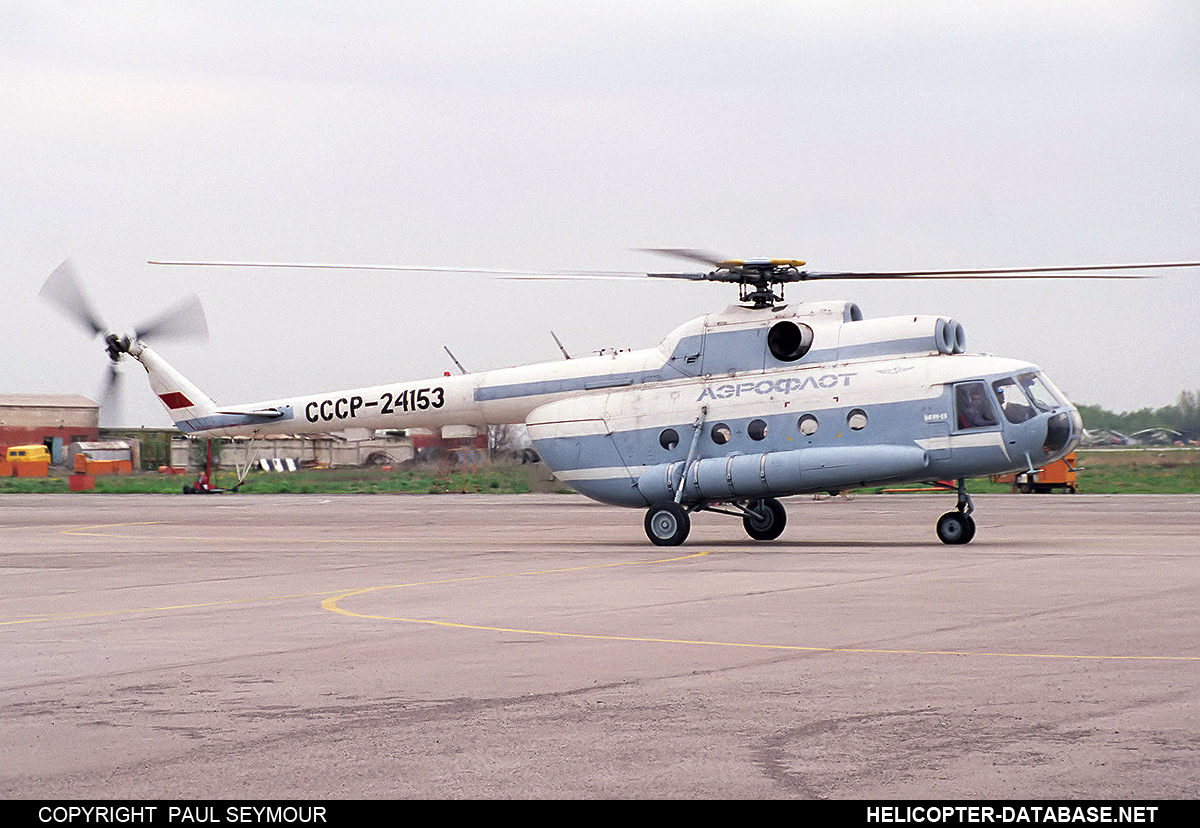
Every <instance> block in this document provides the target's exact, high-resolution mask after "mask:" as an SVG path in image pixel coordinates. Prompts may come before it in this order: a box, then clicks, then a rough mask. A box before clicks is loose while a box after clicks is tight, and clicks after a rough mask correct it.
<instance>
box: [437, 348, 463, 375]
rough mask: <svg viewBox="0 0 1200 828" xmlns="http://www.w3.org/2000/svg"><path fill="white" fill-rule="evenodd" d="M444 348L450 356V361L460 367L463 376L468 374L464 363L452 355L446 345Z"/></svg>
mask: <svg viewBox="0 0 1200 828" xmlns="http://www.w3.org/2000/svg"><path fill="white" fill-rule="evenodd" d="M442 347H443V348H445V349H446V353H447V354H450V359H451V360H452V361H453V362H454V364H455V365H457V366H458V370H459V372H460V373H463V374H465V373H467V369H466V368H464V367H463V366H462V363H461V362H459V361H458V357H456V356H454V354H452V353H450V348H449V347H447V346H445V345H443V346H442Z"/></svg>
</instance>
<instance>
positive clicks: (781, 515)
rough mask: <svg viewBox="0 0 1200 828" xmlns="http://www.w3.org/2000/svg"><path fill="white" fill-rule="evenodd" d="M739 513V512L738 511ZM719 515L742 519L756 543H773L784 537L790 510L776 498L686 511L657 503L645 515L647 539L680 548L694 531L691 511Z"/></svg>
mask: <svg viewBox="0 0 1200 828" xmlns="http://www.w3.org/2000/svg"><path fill="white" fill-rule="evenodd" d="M735 510H736V511H735ZM697 511H706V512H717V513H719V514H722V515H730V516H731V517H740V518H741V519H742V526H743V527H744V528H745V529H746V534H747V535H749V536H750V537H751V538H753V539H754V540H757V541H771V540H775V539H776V538H777V537H779V536H780V535H782V534H783V529H784V527H785V526H787V511H786V510H785V509H784V508H783V504H782V503H780V502H779V501H778V500H776V499H775V498H773V497H764V498H762V499H761V500H741V501H736V502H717V503H699V504H694V505H692V506H691V507H689V508H685V507H683V506H681V505H680V504H678V503H672V502H667V503H656V504H655V505H653V506H651V507H650V508H649V510H647V512H646V537H648V538H649V539H650V542H651V543H653V544H654V545H655V546H679V544H681V543H683V542H684V541H685V540H687V536H688V532H689V531H690V530H691V524H692V521H691V517H690V512H697Z"/></svg>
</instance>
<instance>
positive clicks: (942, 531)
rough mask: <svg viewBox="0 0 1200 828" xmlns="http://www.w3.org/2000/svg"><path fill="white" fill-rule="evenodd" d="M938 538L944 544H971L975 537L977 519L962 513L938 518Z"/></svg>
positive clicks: (947, 513)
mask: <svg viewBox="0 0 1200 828" xmlns="http://www.w3.org/2000/svg"><path fill="white" fill-rule="evenodd" d="M937 536H938V540H940V541H941V542H942V543H947V544H951V545H957V544H961V543H970V542H971V539H972V538H974V537H975V519H974V518H972V517H971V516H970V515H967V514H963V513H962V512H946V514H944V515H942V516H941V517H940V518H938V522H937Z"/></svg>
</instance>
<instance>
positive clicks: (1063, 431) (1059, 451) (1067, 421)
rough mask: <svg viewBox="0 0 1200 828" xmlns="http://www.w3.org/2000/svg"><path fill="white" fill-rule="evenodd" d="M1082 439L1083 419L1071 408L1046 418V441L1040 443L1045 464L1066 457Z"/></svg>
mask: <svg viewBox="0 0 1200 828" xmlns="http://www.w3.org/2000/svg"><path fill="white" fill-rule="evenodd" d="M1082 438H1083V418H1082V417H1080V416H1079V412H1078V411H1077V410H1076V409H1075V408H1073V407H1070V406H1068V407H1066V408H1063V409H1060V410H1058V411H1055V412H1054V413H1052V414H1048V415H1047V416H1046V439H1045V440H1044V441H1043V442H1042V451H1043V452H1045V455H1046V462H1047V463H1053V462H1055V461H1056V460H1061V459H1062V458H1063V457H1066V456H1067V455H1068V454H1070V453H1071V452H1072V451H1074V450H1075V448H1076V447H1077V446H1078V445H1079V441H1080V440H1081V439H1082Z"/></svg>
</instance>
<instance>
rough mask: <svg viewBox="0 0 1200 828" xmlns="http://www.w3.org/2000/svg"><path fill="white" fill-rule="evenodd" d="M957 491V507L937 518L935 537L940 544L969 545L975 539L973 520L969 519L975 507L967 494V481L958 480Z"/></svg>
mask: <svg viewBox="0 0 1200 828" xmlns="http://www.w3.org/2000/svg"><path fill="white" fill-rule="evenodd" d="M957 490H958V505H957V506H956V507H955V510H954V511H953V512H946V514H944V515H942V516H941V517H940V518H938V522H937V536H938V540H940V541H941V542H942V543H948V544H960V543H970V542H971V538H973V537H975V519H974V518H973V517H971V512H973V511H975V506H974V504H973V503H971V496H970V495H969V494H967V481H966V480H959V481H958V486H957Z"/></svg>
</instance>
